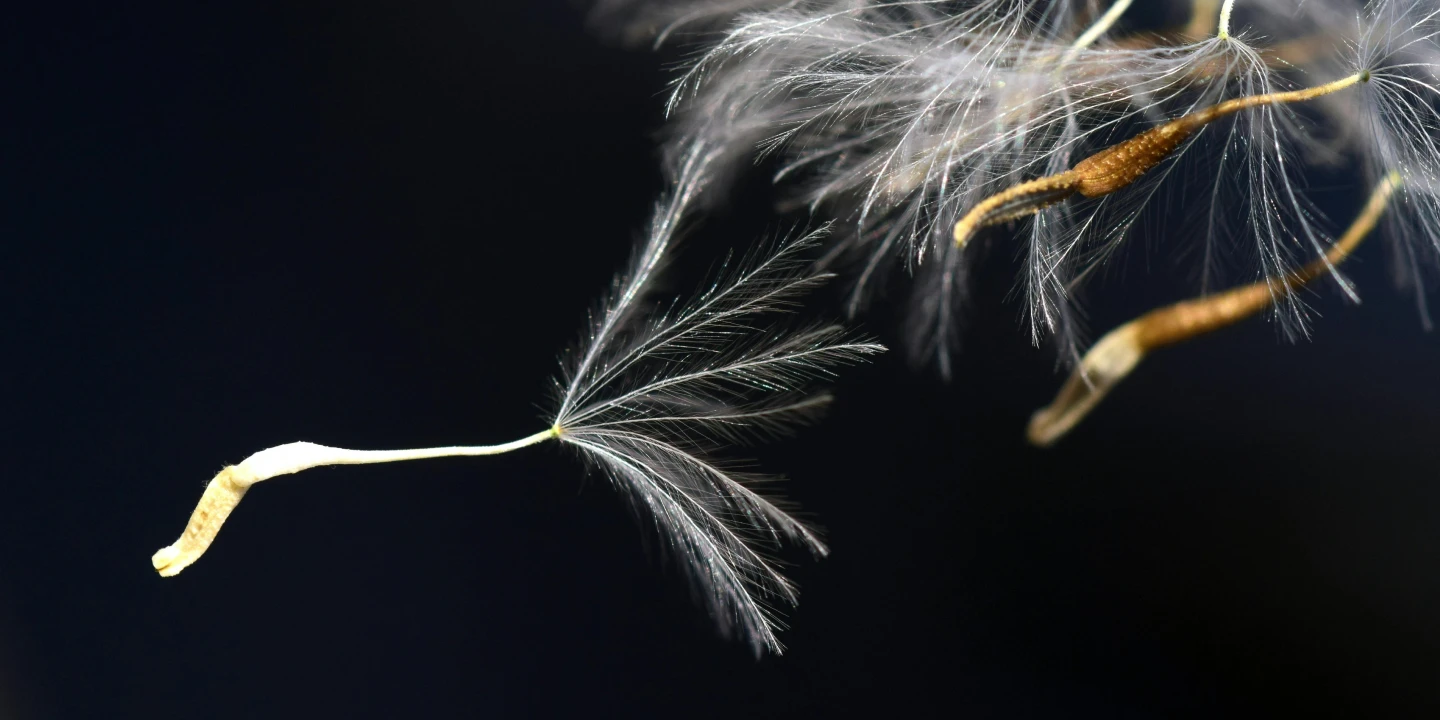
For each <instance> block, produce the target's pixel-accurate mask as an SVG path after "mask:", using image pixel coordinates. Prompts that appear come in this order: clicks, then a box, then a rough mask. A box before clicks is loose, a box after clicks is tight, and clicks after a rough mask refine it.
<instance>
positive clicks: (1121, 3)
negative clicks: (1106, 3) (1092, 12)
mask: <svg viewBox="0 0 1440 720" xmlns="http://www.w3.org/2000/svg"><path fill="white" fill-rule="evenodd" d="M1133 1H1134V0H1115V4H1113V5H1111V6H1110V9H1109V10H1106V11H1105V14H1104V15H1101V16H1100V19H1098V20H1096V21H1095V22H1094V24H1092V25H1091V26H1090V27H1089V28H1086V30H1085V32H1084V33H1082V34H1081V35H1080V37H1078V38H1076V39H1075V42H1074V43H1072V44H1071V45H1070V50H1069V52H1067V53H1065V59H1063V60H1061V61H1060V63H1061V64H1062V65H1068V64H1069V63H1070V61H1071V60H1074V59H1075V56H1076V55H1079V54H1080V51H1081V50H1084V49H1085V48H1087V47H1090V45H1091V43H1094V42H1095V41H1096V40H1099V39H1100V36H1101V35H1104V34H1105V33H1106V32H1107V31H1108V30H1109V29H1110V28H1111V27H1112V26H1114V25H1115V22H1116V21H1117V20H1119V19H1120V16H1121V15H1124V14H1125V11H1126V10H1128V9H1130V4H1131V3H1132V2H1133Z"/></svg>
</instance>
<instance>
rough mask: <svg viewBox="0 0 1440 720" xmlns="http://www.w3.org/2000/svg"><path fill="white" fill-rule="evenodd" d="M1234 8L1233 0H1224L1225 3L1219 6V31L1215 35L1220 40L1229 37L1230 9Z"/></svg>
mask: <svg viewBox="0 0 1440 720" xmlns="http://www.w3.org/2000/svg"><path fill="white" fill-rule="evenodd" d="M1234 9H1235V0H1225V4H1224V5H1221V6H1220V31H1219V32H1217V33H1216V34H1215V37H1217V38H1219V39H1221V40H1228V39H1230V11H1231V10H1234Z"/></svg>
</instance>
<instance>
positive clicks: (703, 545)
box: [153, 148, 884, 653]
mask: <svg viewBox="0 0 1440 720" xmlns="http://www.w3.org/2000/svg"><path fill="white" fill-rule="evenodd" d="M714 159H715V156H714V155H713V154H712V153H708V152H704V151H703V149H700V148H696V151H695V152H690V153H687V154H685V155H684V156H682V157H679V158H677V162H676V165H675V167H674V168H673V176H674V181H673V188H671V190H670V192H669V193H668V194H667V195H666V197H665V198H663V199H662V200H661V201H660V202H659V203H658V204H657V206H656V210H655V214H654V216H653V218H652V220H651V224H650V227H649V229H648V233H647V235H646V237H645V240H644V242H643V243H641V245H640V247H639V249H638V251H637V252H636V255H635V259H634V261H633V263H632V266H631V269H630V270H629V272H628V273H625V274H623V275H621V276H619V277H618V278H617V279H616V281H615V283H614V287H613V291H612V293H611V296H610V297H609V298H608V299H607V300H606V302H605V303H604V304H603V306H602V308H601V309H600V311H599V312H598V313H596V314H595V316H594V318H593V319H592V322H591V326H590V328H589V330H588V332H587V333H586V335H585V337H584V340H583V342H582V343H581V344H580V346H579V347H578V348H577V349H576V350H575V351H574V352H572V353H570V355H569V356H568V358H567V360H566V361H565V362H564V363H563V370H562V372H563V375H562V377H561V378H560V379H558V380H557V381H556V383H555V384H556V387H557V393H556V394H557V397H556V401H555V407H556V410H555V414H554V415H553V416H552V418H551V423H550V427H549V428H548V429H545V430H542V431H540V432H537V433H535V434H533V435H530V436H528V437H526V438H522V439H520V440H516V441H514V442H510V443H504V444H501V445H490V446H473V447H442V448H424V449H415V450H382V451H374V450H348V449H343V448H333V447H327V446H322V445H316V444H313V443H308V442H296V443H289V444H286V445H281V446H278V447H275V448H270V449H267V450H262V451H260V452H258V453H255V454H254V455H251V456H250V457H249V458H247V459H246V460H245V461H243V462H241V463H239V464H238V465H234V466H230V467H227V468H225V469H223V470H222V471H221V472H220V473H219V474H218V475H217V476H216V477H215V479H214V480H212V481H211V483H210V484H209V486H208V487H207V488H206V490H205V493H204V495H203V496H202V498H201V500H200V503H199V505H198V506H197V507H196V509H195V511H194V513H193V515H192V517H191V519H190V522H189V524H188V525H187V526H186V528H185V531H184V532H183V533H182V535H181V536H180V538H179V539H178V540H177V541H176V542H175V543H174V544H172V545H170V546H167V547H165V548H163V549H161V550H160V551H158V552H157V553H155V555H154V558H153V564H154V566H155V568H156V570H158V571H159V572H160V574H161V575H165V576H171V575H175V574H177V573H179V572H180V571H182V570H183V569H185V568H186V567H188V566H189V565H190V564H192V563H194V562H195V561H196V560H197V559H199V557H200V556H201V555H202V554H203V553H204V552H205V550H206V549H207V548H208V547H209V546H210V544H211V542H212V541H213V540H214V538H215V536H216V533H217V532H218V531H219V529H220V526H221V525H222V524H223V523H224V522H225V521H226V519H227V518H228V517H229V515H230V513H231V512H232V511H233V510H234V509H235V507H236V506H237V505H238V504H239V502H240V500H241V499H242V498H243V497H244V495H245V493H246V492H247V491H248V490H249V488H250V487H251V486H252V485H254V484H255V483H257V482H260V481H262V480H267V479H269V478H272V477H276V476H278V475H285V474H290V473H295V472H299V471H301V470H305V469H308V468H312V467H317V466H321V465H337V464H364V463H381V462H395V461H400V460H416V459H424V458H435V457H452V456H467V455H494V454H498V453H503V452H510V451H514V450H518V449H521V448H524V447H528V446H530V445H535V444H539V443H543V442H546V441H551V440H555V441H559V442H560V443H563V444H565V445H567V446H569V447H572V448H574V449H576V450H577V451H578V452H579V454H580V455H581V456H582V457H583V458H584V459H585V460H586V461H587V462H589V463H590V464H592V465H594V466H597V467H599V468H601V469H602V470H603V471H604V472H605V474H606V475H608V476H609V477H610V478H611V479H612V480H613V484H614V486H615V487H616V489H617V490H618V491H620V492H621V493H622V494H623V495H625V496H627V497H628V498H630V499H631V500H632V501H633V504H634V506H635V508H636V509H637V511H638V514H639V515H640V517H641V518H642V519H644V520H645V522H647V523H649V524H653V525H654V527H655V530H656V531H657V532H658V533H659V534H660V535H661V537H662V538H663V540H664V543H663V547H664V548H665V549H666V550H667V551H669V552H670V553H671V554H673V555H674V556H676V558H677V559H678V560H679V562H680V563H681V564H682V565H683V566H684V567H685V568H686V569H687V570H688V571H689V574H690V575H691V577H692V578H693V580H694V582H695V587H696V588H697V590H698V594H699V595H700V596H701V597H702V598H703V600H704V601H705V603H706V605H707V606H708V607H709V609H710V611H711V613H712V615H713V616H714V617H715V619H716V620H717V622H718V623H719V625H720V627H721V628H722V630H725V631H734V633H735V634H736V635H739V636H740V637H742V638H743V639H744V640H746V641H747V642H749V643H750V644H751V645H752V646H753V647H754V649H755V651H756V652H757V653H759V652H761V651H764V650H769V651H774V652H779V651H780V649H781V646H780V642H779V640H778V638H777V637H776V630H777V629H778V627H779V620H778V616H777V614H776V611H777V606H779V605H782V604H794V603H795V602H796V599H797V598H796V592H795V588H794V586H793V585H792V584H791V583H790V581H789V580H787V579H786V578H785V576H784V575H782V574H781V572H780V571H779V569H778V567H777V566H776V564H775V562H774V560H772V559H771V557H770V554H771V552H772V551H773V550H775V549H777V548H778V546H779V545H781V544H782V543H792V544H798V545H801V546H804V547H805V548H807V549H808V550H810V551H811V552H812V553H814V554H815V555H817V556H823V555H825V554H826V552H827V550H826V547H825V545H824V544H823V543H822V542H821V540H820V538H819V537H818V536H817V535H816V533H815V532H814V531H813V530H812V529H810V528H809V527H807V526H806V525H805V524H804V523H802V522H801V521H800V520H798V519H797V518H796V517H795V516H794V515H792V514H791V513H790V512H789V511H788V510H786V509H784V508H783V507H782V506H781V505H780V504H778V503H777V502H776V501H775V500H773V499H771V498H768V497H767V496H765V495H764V494H762V493H761V492H760V491H759V490H758V488H759V487H761V486H763V485H766V484H768V483H769V482H770V481H772V480H773V479H774V478H767V477H765V476H760V475H754V474H747V473H742V472H738V471H736V470H735V469H734V468H735V465H734V464H733V461H731V462H726V461H723V460H719V459H716V453H717V451H719V450H722V449H723V448H724V446H726V445H729V444H733V443H735V442H737V441H741V440H744V439H747V438H756V437H764V436H771V435H775V434H777V433H781V432H785V431H788V430H789V429H791V428H792V427H794V426H795V425H796V424H797V423H800V422H803V421H806V420H808V419H810V418H811V417H813V416H814V415H815V414H816V413H817V412H818V411H819V410H820V409H821V408H822V407H823V406H824V405H825V404H826V403H827V402H828V401H829V399H830V398H829V396H828V395H826V394H824V393H812V392H810V390H809V388H810V386H811V384H812V381H815V380H823V379H826V378H828V377H830V375H831V373H832V371H833V369H835V368H836V367H839V366H843V365H847V364H853V363H856V362H859V361H862V360H864V359H865V358H866V357H867V356H870V355H873V354H875V353H878V352H882V351H883V350H884V348H883V347H881V346H880V345H878V344H875V343H872V342H868V341H866V340H864V339H862V338H858V337H856V336H854V335H852V334H850V333H848V332H846V331H845V330H843V329H841V328H839V327H838V326H835V325H804V324H797V323H796V322H794V321H793V319H792V318H791V316H792V315H794V314H795V311H796V310H797V308H798V300H799V298H800V296H801V295H803V294H804V293H805V292H806V291H808V290H810V289H812V288H813V287H815V286H816V285H817V284H819V283H822V282H824V280H825V279H826V276H825V275H823V274H818V273H815V272H813V271H812V270H811V269H810V268H809V265H808V263H805V262H802V261H801V259H800V258H801V257H802V256H803V254H804V253H805V252H806V251H807V250H808V249H809V248H811V247H812V246H813V245H814V244H815V242H816V238H817V237H818V236H817V235H815V234H812V235H807V236H803V237H798V238H792V239H789V240H784V241H779V242H776V243H774V244H773V246H767V247H766V248H765V249H764V250H761V251H756V252H752V253H750V254H749V255H748V256H747V258H746V259H745V260H743V261H741V262H739V263H736V264H735V266H734V267H733V268H731V269H730V271H729V272H728V273H726V274H724V275H722V276H721V277H720V278H718V279H716V280H715V281H714V283H713V284H711V285H709V286H708V287H707V288H706V289H705V291H704V292H702V293H701V294H700V295H699V296H698V297H696V298H695V299H693V300H691V301H690V302H688V303H678V302H677V303H675V304H673V305H671V306H670V307H669V308H668V309H659V310H657V308H655V307H654V306H653V305H652V302H653V298H651V297H650V295H651V294H652V293H651V292H650V290H651V286H652V284H653V281H654V278H655V277H656V275H657V274H658V273H659V272H660V271H661V270H662V268H663V267H664V265H665V261H666V259H667V258H668V257H669V255H670V253H671V252H672V251H673V245H674V243H675V241H676V239H677V237H678V234H679V232H680V230H681V229H682V227H683V225H684V224H685V219H686V215H687V212H688V211H689V209H690V207H691V206H692V204H693V203H694V201H695V199H696V197H697V195H698V192H699V191H700V189H701V188H703V186H704V185H705V184H706V183H707V182H708V181H709V179H710V176H709V173H708V168H709V167H710V165H711V164H712V163H713V161H714Z"/></svg>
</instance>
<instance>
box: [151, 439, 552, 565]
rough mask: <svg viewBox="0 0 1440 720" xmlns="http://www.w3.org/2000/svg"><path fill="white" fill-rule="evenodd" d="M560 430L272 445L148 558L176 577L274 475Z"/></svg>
mask: <svg viewBox="0 0 1440 720" xmlns="http://www.w3.org/2000/svg"><path fill="white" fill-rule="evenodd" d="M562 432H563V429H562V428H560V427H559V426H558V425H557V426H555V427H552V428H550V429H548V430H545V431H542V432H538V433H535V434H534V435H531V436H529V437H526V438H521V439H519V440H516V441H514V442H508V443H501V444H499V445H472V446H452V447H436V448H419V449H415V450H348V449H346V448H335V447H329V446H326V445H316V444H315V443H308V442H293V443H287V444H285V445H277V446H276V447H273V448H268V449H266V450H261V451H260V452H257V453H255V454H254V455H251V456H250V457H248V458H245V460H244V461H242V462H241V463H240V464H239V465H231V466H230V467H227V468H225V469H224V470H221V471H220V472H219V473H218V474H217V475H216V476H215V479H214V480H211V481H210V484H209V485H207V486H206V487H205V493H204V494H203V495H201V496H200V502H199V503H198V504H197V505H196V506H195V512H194V513H192V514H191V515H190V522H189V524H187V525H186V526H185V531H184V532H183V533H181V534H180V539H178V540H176V541H175V542H174V544H172V545H170V546H168V547H164V548H161V549H160V550H159V551H158V552H156V553H155V555H154V556H153V557H152V558H151V559H150V560H151V562H152V563H153V564H154V565H155V569H156V570H157V571H159V573H160V574H161V575H162V576H164V577H170V576H172V575H176V574H178V573H179V572H180V571H181V570H184V569H185V568H187V567H189V566H190V565H191V564H193V563H194V562H195V561H196V560H199V559H200V556H201V555H204V554H205V551H206V550H207V549H209V547H210V543H212V542H214V540H215V535H216V534H217V533H219V532H220V527H221V526H222V525H224V524H225V520H226V518H228V517H230V513H231V512H233V511H234V510H235V507H236V506H237V505H239V504H240V500H241V499H243V498H244V497H245V492H246V491H248V490H249V489H250V486H251V485H254V484H255V483H257V482H261V481H262V480H269V479H270V478H273V477H276V476H278V475H289V474H291V473H297V472H300V471H301V470H309V469H310V468H313V467H320V466H322V465H367V464H373V463H387V462H400V461H402V460H425V459H428V458H440V457H466V456H477V455H499V454H501V453H507V452H510V451H511V450H519V449H520V448H523V447H529V446H531V445H535V444H537V443H541V442H544V441H546V440H549V439H551V438H557V437H559V436H560V435H561V433H562Z"/></svg>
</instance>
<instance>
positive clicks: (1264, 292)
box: [1027, 173, 1402, 447]
mask: <svg viewBox="0 0 1440 720" xmlns="http://www.w3.org/2000/svg"><path fill="white" fill-rule="evenodd" d="M1401 185H1402V181H1401V179H1400V175H1399V173H1392V174H1391V175H1389V176H1387V177H1386V179H1385V180H1384V181H1382V182H1381V183H1380V185H1379V187H1377V188H1376V189H1375V191H1374V192H1373V193H1371V195H1370V200H1369V202H1368V203H1367V204H1366V206H1365V208H1364V209H1363V210H1361V212H1360V214H1359V216H1357V217H1356V218H1355V221H1354V222H1353V223H1351V225H1350V228H1349V229H1348V230H1346V232H1345V234H1344V235H1342V236H1341V237H1340V239H1339V240H1338V241H1337V242H1336V243H1335V245H1333V246H1332V247H1331V248H1330V249H1329V250H1328V251H1327V252H1326V253H1325V256H1324V258H1322V259H1319V260H1316V261H1314V262H1311V263H1310V264H1309V265H1306V266H1305V267H1304V268H1302V269H1301V270H1299V271H1297V272H1295V273H1293V274H1291V275H1289V276H1286V277H1284V278H1278V279H1274V280H1267V281H1263V282H1258V283H1254V284H1252V285H1248V286H1245V287H1241V288H1237V289H1234V290H1230V291H1227V292H1224V293H1220V294H1217V295H1214V296H1212V297H1208V298H1202V299H1199V300H1189V301H1186V302H1182V303H1178V304H1176V305H1171V306H1169V307H1165V308H1161V309H1158V310H1152V311H1150V312H1148V313H1146V314H1145V315H1143V316H1141V317H1139V318H1137V319H1135V320H1131V321H1130V322H1128V323H1125V324H1124V325H1121V326H1120V327H1118V328H1116V329H1114V330H1112V331H1110V332H1109V333H1108V334H1106V335H1105V337H1103V338H1101V339H1100V341H1099V342H1097V343H1095V345H1094V347H1092V348H1090V350H1089V351H1088V352H1087V353H1085V357H1084V358H1083V359H1082V360H1081V361H1080V364H1079V365H1078V366H1077V367H1076V368H1075V370H1074V372H1072V373H1071V375H1070V379H1069V380H1067V381H1066V382H1065V385H1064V387H1063V388H1061V390H1060V392H1059V394H1058V395H1056V397H1055V401H1054V402H1052V403H1051V404H1050V405H1049V406H1047V407H1045V408H1042V409H1040V410H1039V411H1037V412H1036V413H1035V415H1034V416H1033V417H1032V418H1031V419H1030V427H1029V429H1028V430H1027V436H1028V438H1029V439H1030V442H1031V443H1033V444H1035V445H1039V446H1042V447H1045V446H1049V445H1051V444H1054V443H1055V442H1056V441H1057V440H1059V439H1060V438H1062V437H1064V436H1065V434H1067V433H1068V432H1070V430H1072V429H1073V428H1074V427H1075V426H1076V425H1078V424H1079V423H1080V421H1082V420H1084V419H1085V417H1086V416H1087V415H1088V414H1089V413H1090V411H1091V410H1093V409H1095V406H1096V405H1098V404H1099V403H1100V401H1101V400H1102V399H1104V398H1105V396H1106V395H1107V394H1109V393H1110V391H1111V390H1113V389H1114V388H1115V386H1116V385H1118V384H1119V383H1120V382H1121V381H1122V380H1124V379H1125V378H1126V377H1127V376H1128V375H1129V374H1130V372H1131V371H1132V370H1134V369H1135V367H1136V366H1137V365H1139V364H1140V361H1141V360H1143V359H1144V358H1145V357H1146V356H1147V355H1149V354H1150V353H1151V352H1153V351H1155V350H1158V349H1160V348H1164V347H1168V346H1170V345H1175V344H1177V343H1181V342H1184V341H1186V340H1190V339H1192V338H1195V337H1198V336H1200V335H1204V334H1207V333H1211V332H1215V331H1217V330H1220V329H1222V328H1225V327H1228V326H1230V325H1233V324H1235V323H1238V322H1240V321H1241V320H1244V319H1245V318H1248V317H1251V316H1253V315H1255V314H1256V313H1259V312H1260V311H1262V310H1264V309H1265V308H1266V307H1269V306H1270V305H1272V304H1273V303H1274V302H1275V301H1276V299H1277V298H1278V297H1281V296H1284V295H1288V294H1291V293H1293V292H1295V291H1296V290H1298V289H1299V288H1301V287H1304V286H1305V285H1307V284H1309V283H1310V282H1312V281H1314V280H1315V279H1316V278H1318V277H1320V276H1321V275H1325V274H1327V273H1328V272H1331V271H1332V270H1333V268H1334V266H1336V265H1339V264H1340V263H1341V262H1344V260H1345V259H1346V258H1347V257H1349V256H1350V254H1351V253H1353V252H1354V251H1355V248H1356V247H1358V246H1359V245H1360V243H1361V242H1362V241H1364V239H1365V238H1366V237H1367V236H1368V235H1369V234H1370V232H1371V231H1372V230H1374V228H1375V225H1376V223H1378V222H1379V221H1380V218H1381V216H1382V214H1383V213H1384V212H1385V208H1386V206H1387V205H1388V204H1389V203H1390V198H1391V195H1392V194H1394V192H1395V191H1396V189H1397V187H1400V186H1401Z"/></svg>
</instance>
